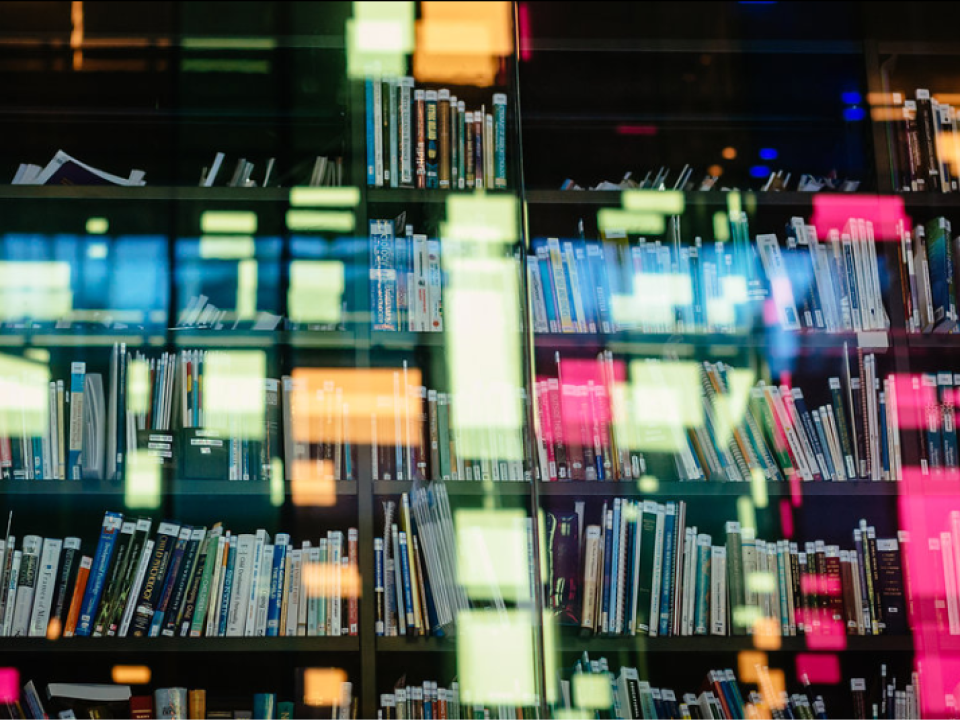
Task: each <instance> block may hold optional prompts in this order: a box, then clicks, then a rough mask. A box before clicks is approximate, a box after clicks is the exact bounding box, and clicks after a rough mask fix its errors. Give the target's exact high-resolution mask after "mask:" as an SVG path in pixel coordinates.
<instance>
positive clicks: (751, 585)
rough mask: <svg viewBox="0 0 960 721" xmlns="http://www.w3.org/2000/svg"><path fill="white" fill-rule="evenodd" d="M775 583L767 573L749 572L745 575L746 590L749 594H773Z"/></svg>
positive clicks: (772, 577)
mask: <svg viewBox="0 0 960 721" xmlns="http://www.w3.org/2000/svg"><path fill="white" fill-rule="evenodd" d="M776 589H777V581H776V579H775V578H774V576H773V574H772V573H770V572H769V571H751V572H750V573H748V574H747V590H748V591H750V592H751V593H773V592H774V591H775V590H776Z"/></svg>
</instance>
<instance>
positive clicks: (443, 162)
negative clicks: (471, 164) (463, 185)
mask: <svg viewBox="0 0 960 721" xmlns="http://www.w3.org/2000/svg"><path fill="white" fill-rule="evenodd" d="M436 112H437V121H436V122H437V155H438V158H437V187H439V188H440V189H441V190H449V189H450V180H451V175H452V173H451V168H450V166H451V147H452V146H451V128H450V91H449V90H447V89H446V88H444V89H442V90H439V91H437V110H436Z"/></svg>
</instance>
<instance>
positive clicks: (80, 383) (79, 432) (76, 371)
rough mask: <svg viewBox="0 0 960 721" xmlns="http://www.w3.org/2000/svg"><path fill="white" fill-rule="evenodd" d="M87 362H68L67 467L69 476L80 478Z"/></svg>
mask: <svg viewBox="0 0 960 721" xmlns="http://www.w3.org/2000/svg"><path fill="white" fill-rule="evenodd" d="M86 373H87V364H86V363H83V362H74V363H71V364H70V456H69V459H68V463H67V467H68V469H69V473H70V478H72V479H73V480H75V481H78V480H80V478H81V466H80V464H81V452H82V450H83V387H84V383H85V379H86Z"/></svg>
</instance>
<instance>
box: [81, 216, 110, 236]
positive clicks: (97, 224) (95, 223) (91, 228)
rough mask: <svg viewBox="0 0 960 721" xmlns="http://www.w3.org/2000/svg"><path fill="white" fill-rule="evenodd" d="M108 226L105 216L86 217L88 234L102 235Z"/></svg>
mask: <svg viewBox="0 0 960 721" xmlns="http://www.w3.org/2000/svg"><path fill="white" fill-rule="evenodd" d="M109 227H110V223H109V222H108V221H107V219H106V218H87V233H88V234H89V235H103V234H104V233H106V232H107V229H108V228H109Z"/></svg>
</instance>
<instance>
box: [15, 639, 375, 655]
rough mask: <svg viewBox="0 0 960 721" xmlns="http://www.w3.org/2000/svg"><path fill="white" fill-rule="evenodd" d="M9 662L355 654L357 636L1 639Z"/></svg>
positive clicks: (357, 650) (358, 641)
mask: <svg viewBox="0 0 960 721" xmlns="http://www.w3.org/2000/svg"><path fill="white" fill-rule="evenodd" d="M2 643H3V650H4V653H5V654H6V657H7V658H8V659H13V658H15V655H18V654H19V655H23V654H50V653H105V654H118V655H120V654H134V655H141V654H152V653H177V654H180V653H242V654H261V653H282V654H290V653H295V654H306V653H309V654H314V653H356V652H359V650H360V639H359V637H358V636H339V637H326V636H324V637H310V638H305V637H297V638H88V637H84V638H61V639H58V640H56V641H48V640H47V639H45V638H4V639H3V641H2Z"/></svg>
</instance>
